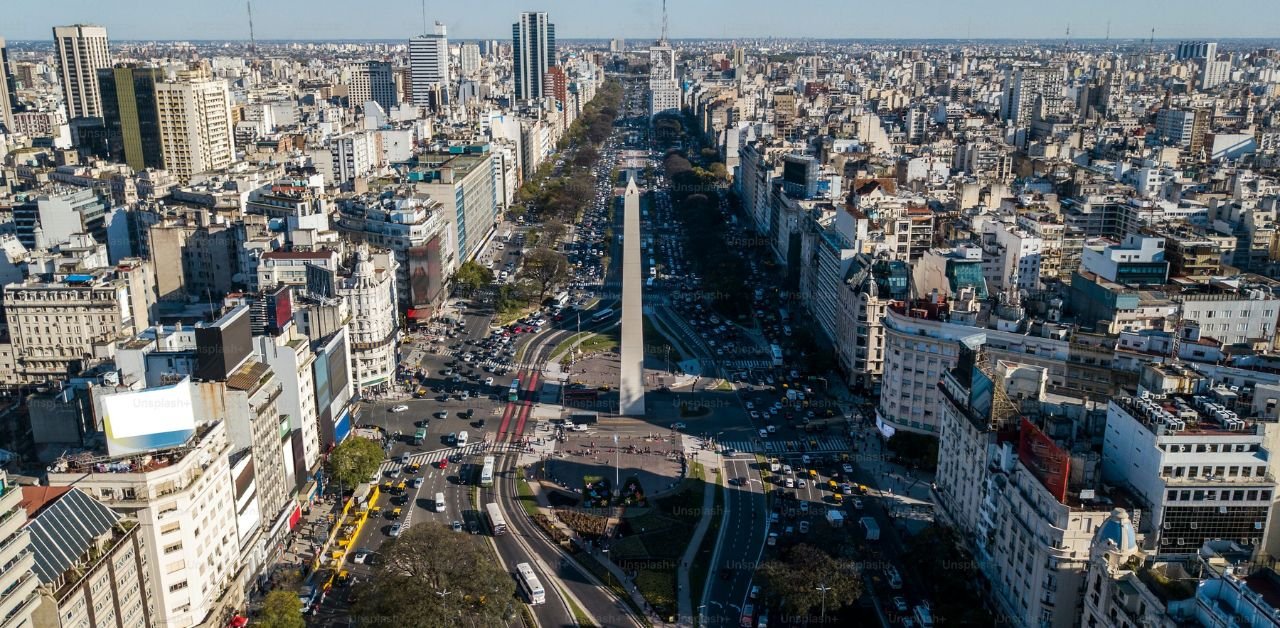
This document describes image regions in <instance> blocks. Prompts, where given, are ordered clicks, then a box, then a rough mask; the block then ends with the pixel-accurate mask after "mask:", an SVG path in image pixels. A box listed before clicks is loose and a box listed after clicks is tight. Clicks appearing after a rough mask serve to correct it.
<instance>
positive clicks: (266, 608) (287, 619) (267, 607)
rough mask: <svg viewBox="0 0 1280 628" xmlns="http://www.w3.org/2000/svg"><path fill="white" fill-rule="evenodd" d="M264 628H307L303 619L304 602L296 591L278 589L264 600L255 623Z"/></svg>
mask: <svg viewBox="0 0 1280 628" xmlns="http://www.w3.org/2000/svg"><path fill="white" fill-rule="evenodd" d="M253 625H255V626H262V627H263V628H306V625H307V622H306V620H304V619H302V600H299V599H298V594H297V592H295V591H291V590H288V589H276V590H275V591H272V592H270V593H268V594H267V597H265V598H263V600H262V610H261V611H260V612H259V613H258V617H257V619H256V620H255V621H254V622H253Z"/></svg>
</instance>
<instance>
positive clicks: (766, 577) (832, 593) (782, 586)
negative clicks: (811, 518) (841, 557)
mask: <svg viewBox="0 0 1280 628" xmlns="http://www.w3.org/2000/svg"><path fill="white" fill-rule="evenodd" d="M760 576H761V579H762V580H763V581H764V584H765V586H764V588H765V592H766V593H767V595H768V596H769V598H770V599H772V600H774V601H776V602H777V603H779V604H780V605H782V607H783V609H784V610H785V611H786V613H787V614H789V615H814V614H816V613H818V612H819V611H820V609H821V607H822V604H823V599H824V598H823V592H822V591H821V590H820V589H821V588H824V587H825V588H826V589H827V591H826V594H825V596H826V597H825V599H826V605H827V609H826V610H827V613H828V616H831V615H832V614H833V613H834V611H837V610H839V609H840V608H842V607H844V606H847V605H849V604H852V603H853V602H854V601H855V600H857V599H858V598H859V597H862V579H861V577H860V574H859V571H858V569H857V567H856V566H855V565H854V563H851V562H845V561H838V560H836V559H834V558H832V557H831V556H830V555H828V554H827V553H826V552H824V551H822V550H821V549H818V548H816V547H814V546H812V545H807V544H803V543H802V544H800V545H796V546H794V547H792V548H790V549H788V550H787V551H786V552H784V553H783V554H782V556H781V558H778V559H772V560H769V561H766V562H765V563H764V564H763V565H761V566H760Z"/></svg>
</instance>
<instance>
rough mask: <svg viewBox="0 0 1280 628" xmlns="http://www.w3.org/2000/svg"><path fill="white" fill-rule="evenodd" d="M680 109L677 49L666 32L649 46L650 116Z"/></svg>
mask: <svg viewBox="0 0 1280 628" xmlns="http://www.w3.org/2000/svg"><path fill="white" fill-rule="evenodd" d="M679 110H680V83H678V82H677V81H676V51H675V50H674V49H672V48H671V44H670V43H668V42H667V38H666V33H663V38H662V39H660V40H658V42H657V43H655V44H654V45H653V46H651V47H650V48H649V116H650V117H653V116H656V115H658V114H660V113H664V112H676V111H679Z"/></svg>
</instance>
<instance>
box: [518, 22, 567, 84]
mask: <svg viewBox="0 0 1280 628" xmlns="http://www.w3.org/2000/svg"><path fill="white" fill-rule="evenodd" d="M511 64H512V73H513V76H514V80H515V90H514V94H515V98H516V100H537V99H539V98H542V97H543V96H544V95H545V94H544V93H543V89H542V88H543V85H544V83H545V78H544V75H545V74H546V73H547V68H549V67H551V66H553V65H558V63H557V60H556V25H555V24H552V23H551V22H550V21H549V20H548V19H547V14H546V13H540V12H532V11H528V12H525V13H521V14H520V21H519V22H516V23H515V24H512V25H511Z"/></svg>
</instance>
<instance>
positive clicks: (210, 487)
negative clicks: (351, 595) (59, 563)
mask: <svg viewBox="0 0 1280 628" xmlns="http://www.w3.org/2000/svg"><path fill="white" fill-rule="evenodd" d="M190 410H191V408H190V406H189V405H188V406H187V411H188V412H190ZM230 449H231V443H230V442H229V440H228V438H227V428H226V425H225V423H223V422H222V421H215V422H212V423H206V424H204V425H201V426H200V427H199V428H198V429H197V430H196V432H195V433H194V434H192V435H191V436H190V437H188V439H187V440H186V442H185V443H183V444H181V445H180V446H177V447H172V448H167V449H159V450H153V451H146V452H140V453H135V454H131V455H122V456H104V457H101V458H82V457H77V458H63V459H59V460H58V461H57V462H56V463H55V464H54V465H53V466H51V467H50V468H49V475H48V478H49V485H50V486H73V485H74V486H75V487H76V488H79V489H80V490H82V491H85V492H87V493H88V494H89V495H91V496H93V497H94V498H95V499H97V500H98V501H100V502H102V503H103V504H105V505H107V506H109V507H111V508H113V509H117V510H120V511H123V512H127V513H128V514H129V515H130V516H132V517H133V518H135V519H137V521H138V525H139V526H140V528H141V531H140V535H141V538H142V539H143V542H144V546H145V547H146V550H147V558H146V568H147V569H148V570H149V571H150V574H148V576H149V579H150V581H151V586H152V587H153V590H152V595H151V599H152V601H153V602H154V603H155V607H156V614H155V625H156V626H161V627H172V628H179V627H181V628H186V627H188V626H196V625H199V624H201V623H202V622H205V621H207V620H210V619H211V618H215V617H218V616H220V615H225V614H227V613H228V611H231V610H234V609H238V608H241V606H242V604H243V591H242V590H241V589H240V588H239V587H237V586H233V585H234V584H235V581H236V578H237V575H238V572H239V570H240V568H241V567H240V547H239V544H238V535H237V527H236V516H235V513H236V507H235V501H234V499H233V497H232V480H231V471H230V466H229V465H228V462H227V455H228V454H229V453H230Z"/></svg>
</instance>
